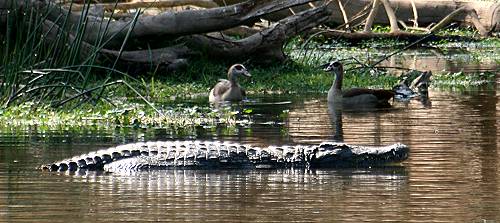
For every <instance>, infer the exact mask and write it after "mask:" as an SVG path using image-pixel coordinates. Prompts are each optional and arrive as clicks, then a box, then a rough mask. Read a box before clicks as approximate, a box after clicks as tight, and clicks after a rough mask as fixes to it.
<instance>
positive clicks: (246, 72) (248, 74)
mask: <svg viewBox="0 0 500 223" xmlns="http://www.w3.org/2000/svg"><path fill="white" fill-rule="evenodd" d="M242 74H243V76H245V77H252V75H251V74H250V72H248V71H247V70H245V71H244V72H243V73H242Z"/></svg>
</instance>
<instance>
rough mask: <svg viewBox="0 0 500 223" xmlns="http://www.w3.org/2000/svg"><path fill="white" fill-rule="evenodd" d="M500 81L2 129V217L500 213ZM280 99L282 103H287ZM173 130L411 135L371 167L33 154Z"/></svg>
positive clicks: (381, 218)
mask: <svg viewBox="0 0 500 223" xmlns="http://www.w3.org/2000/svg"><path fill="white" fill-rule="evenodd" d="M499 97H500V93H497V92H496V91H492V90H480V91H474V92H463V93H450V92H444V91H438V90H431V92H430V103H425V104H423V103H421V102H420V101H418V100H413V101H411V102H410V103H395V105H394V107H393V108H391V109H386V110H378V111H374V112H352V111H342V112H338V111H336V112H332V109H331V108H330V109H329V107H328V105H327V103H326V102H325V101H324V99H323V98H324V95H319V96H314V95H313V96H308V97H304V98H292V99H290V98H285V97H272V98H269V97H263V98H261V99H259V100H260V101H275V102H280V101H285V100H291V103H277V104H276V105H275V106H268V105H267V106H266V105H265V103H262V104H261V105H259V103H258V102H256V103H253V104H248V105H246V106H247V107H249V108H252V109H253V111H254V114H253V115H252V116H251V117H252V121H253V122H254V124H252V125H250V126H240V127H234V128H225V127H219V128H213V129H204V128H201V129H196V130H195V131H193V132H188V134H187V135H172V134H170V133H171V131H170V130H162V129H156V130H140V129H139V130H128V131H125V132H123V131H118V130H117V131H109V130H95V131H87V132H78V133H75V132H60V131H57V132H45V133H43V134H29V133H27V134H10V133H2V135H1V136H0V140H1V143H0V222H68V221H79V222H94V221H95V220H96V219H99V221H103V222H138V221H165V222H181V221H196V222H201V221H212V222H240V221H245V222H248V221H252V222H290V221H293V222H313V221H321V222H337V221H338V222H359V221H371V222H402V221H403V222H483V221H492V222H493V221H496V222H498V221H500V182H499V180H500V175H499V170H498V165H499V164H498V163H499V161H500V155H499V151H498V144H499V139H500V138H499V137H498V136H499V127H500V120H499V118H498V117H500V102H499ZM283 110H287V111H288V112H287V113H286V115H283V114H282V111H283ZM171 138H198V139H216V140H227V141H238V142H242V143H251V144H255V145H269V144H299V143H300V144H315V143H319V142H321V141H327V140H343V141H345V142H348V143H353V144H365V145H382V144H390V143H394V142H402V143H405V144H408V145H409V146H410V148H411V154H410V157H409V159H408V160H407V161H405V162H404V163H403V165H401V166H394V167H387V168H371V169H318V170H304V169H281V170H219V171H215V170H212V171H208V170H171V171H154V172H140V173H134V174H95V173H86V174H80V175H78V174H74V175H68V174H67V173H46V172H40V171H38V170H35V169H34V168H35V167H36V166H38V165H40V164H43V163H46V162H49V161H53V160H57V159H62V158H66V157H69V156H73V155H76V154H80V153H84V152H88V151H95V150H97V149H100V148H106V147H108V146H112V145H115V144H119V143H125V142H133V141H142V140H166V139H171Z"/></svg>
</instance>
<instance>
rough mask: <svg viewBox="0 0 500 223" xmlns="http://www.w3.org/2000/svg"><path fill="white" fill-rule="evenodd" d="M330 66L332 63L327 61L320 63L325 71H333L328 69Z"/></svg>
mask: <svg viewBox="0 0 500 223" xmlns="http://www.w3.org/2000/svg"><path fill="white" fill-rule="evenodd" d="M329 66H330V63H325V64H323V65H320V66H319V67H318V68H321V69H323V71H327V72H328V71H331V70H330V69H328V67H329Z"/></svg>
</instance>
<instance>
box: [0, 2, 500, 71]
mask: <svg viewBox="0 0 500 223" xmlns="http://www.w3.org/2000/svg"><path fill="white" fill-rule="evenodd" d="M214 2H215V3H217V4H218V5H215V3H214ZM186 4H188V5H197V6H199V7H203V8H196V9H194V10H181V11H173V10H169V11H164V12H160V13H158V14H155V15H145V14H142V13H141V10H138V11H137V13H136V14H133V15H134V16H131V17H125V18H124V19H110V18H109V17H106V16H104V15H106V14H104V13H103V12H104V11H103V10H108V11H107V13H108V14H109V13H111V14H114V13H115V11H114V9H119V10H122V11H123V10H125V11H126V10H128V9H130V8H134V7H140V8H141V7H148V8H149V7H159V8H161V7H173V6H179V5H186ZM499 5H500V3H496V2H482V1H481V2H462V1H438V2H434V1H429V0H421V1H415V0H354V1H352V0H351V1H347V0H332V1H317V0H287V1H286V0H246V1H241V0H240V1H238V0H224V1H222V0H220V1H219V0H215V1H213V2H212V1H209V0H198V1H196V0H189V1H180V0H163V1H158V2H156V1H155V2H154V3H153V2H151V1H149V2H148V1H146V2H139V1H138V2H135V1H132V2H129V3H120V4H117V5H116V7H115V4H109V3H100V4H95V5H93V6H92V7H94V8H100V10H101V11H100V12H97V13H93V12H88V11H87V10H88V9H86V8H85V7H86V6H85V5H84V4H75V3H72V4H64V5H61V4H57V3H55V2H52V1H50V0H29V1H11V0H0V28H1V26H4V25H5V24H6V21H7V16H8V13H7V12H9V13H12V12H18V13H19V14H21V13H20V12H24V11H25V10H29V9H31V10H34V11H36V12H38V13H40V14H41V13H43V12H48V14H47V15H46V17H43V18H45V20H46V21H44V22H43V23H42V24H43V28H44V29H43V30H44V32H45V33H44V34H43V36H44V38H45V40H46V41H48V42H49V43H50V42H51V41H54V42H59V36H61V35H63V36H65V37H66V38H65V40H66V41H68V42H69V43H75V40H78V41H81V43H78V44H79V45H80V46H79V47H80V48H81V55H80V56H81V57H82V58H85V57H87V56H92V55H97V56H98V57H97V58H98V62H103V63H105V62H106V61H108V62H109V61H111V62H112V64H113V67H114V66H115V65H122V66H123V65H124V66H127V67H134V68H138V69H142V68H150V69H158V68H161V69H166V70H176V69H179V68H181V67H184V66H187V65H188V64H189V59H190V58H192V57H193V56H196V55H203V56H208V57H210V58H214V59H230V60H239V61H246V60H248V59H251V60H252V61H255V62H259V63H270V62H273V61H283V60H285V59H286V55H285V54H284V53H283V50H282V48H283V45H284V44H285V42H286V40H287V39H289V38H291V37H294V36H297V35H300V34H302V33H305V32H307V31H308V30H313V29H314V30H315V31H314V32H316V31H317V28H315V27H318V26H319V25H321V24H327V23H328V24H331V23H332V22H333V23H337V24H341V25H340V26H339V27H337V28H335V29H332V28H329V29H327V30H323V31H320V32H321V33H323V34H324V35H326V36H334V37H338V36H341V37H344V38H350V39H363V38H373V37H398V38H399V37H408V38H415V37H416V38H421V37H424V36H425V35H427V34H428V33H433V32H435V31H437V30H439V29H441V28H443V27H445V26H446V25H447V24H449V23H452V22H457V21H458V22H470V23H471V24H473V25H474V26H475V27H476V28H477V29H478V30H479V33H480V34H481V35H484V36H486V35H490V34H491V33H492V32H496V31H498V30H499V29H500V25H499V23H500V13H499V11H500V6H499ZM216 6H219V7H216ZM82 10H83V11H82ZM109 10H111V11H109ZM129 15H132V14H129ZM82 18H85V19H86V22H85V23H84V26H83V27H82V25H81V24H82V23H81V22H80V21H81V19H82ZM262 19H266V20H269V21H270V22H264V23H263V24H264V25H263V26H259V27H256V26H254V25H255V24H256V23H260V22H261V20H262ZM374 24H390V26H391V31H390V32H389V33H373V32H371V27H372V26H373V25H374ZM411 24H412V25H411ZM359 25H363V26H364V29H363V31H362V32H353V31H352V30H351V29H352V28H353V27H356V26H359ZM422 25H424V26H427V27H421V26H422ZM429 25H430V26H429ZM401 28H403V29H404V30H402V29H401ZM82 29H83V30H85V32H82ZM102 30H106V32H103V31H102ZM408 30H420V31H421V32H420V33H413V32H407V31H408ZM76 33H78V34H81V33H84V35H80V36H78V37H76V36H77V34H76ZM0 35H1V34H0ZM231 35H233V36H234V35H237V36H238V38H240V39H235V38H233V37H231ZM124 40H127V42H126V44H124ZM59 44H62V45H61V47H62V46H64V44H65V43H64V42H60V43H59ZM49 45H50V44H49ZM144 49H147V50H144Z"/></svg>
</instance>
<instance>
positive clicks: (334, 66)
mask: <svg viewBox="0 0 500 223" xmlns="http://www.w3.org/2000/svg"><path fill="white" fill-rule="evenodd" d="M322 67H323V70H324V71H326V72H332V73H334V74H336V75H338V74H342V73H343V72H344V67H343V66H342V63H340V62H339V61H332V62H329V63H327V64H325V65H323V66H322Z"/></svg>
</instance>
